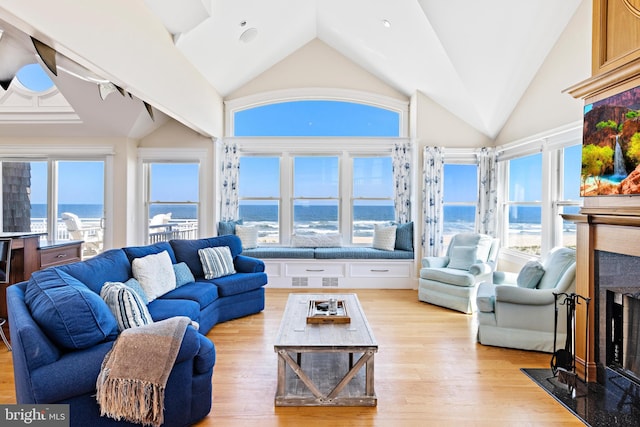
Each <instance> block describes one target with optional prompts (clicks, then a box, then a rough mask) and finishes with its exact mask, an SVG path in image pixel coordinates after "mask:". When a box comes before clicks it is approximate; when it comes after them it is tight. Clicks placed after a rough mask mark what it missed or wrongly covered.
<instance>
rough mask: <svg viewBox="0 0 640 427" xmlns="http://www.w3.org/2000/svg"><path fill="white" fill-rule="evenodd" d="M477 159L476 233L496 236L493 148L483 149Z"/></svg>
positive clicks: (495, 164)
mask: <svg viewBox="0 0 640 427" xmlns="http://www.w3.org/2000/svg"><path fill="white" fill-rule="evenodd" d="M477 158H478V209H477V210H476V231H477V232H478V233H483V234H488V235H490V236H496V231H497V226H498V222H497V219H498V215H497V213H498V188H497V187H498V171H497V167H496V166H497V155H496V152H495V149H493V148H487V147H485V148H483V149H482V150H481V151H480V152H479V153H478V155H477Z"/></svg>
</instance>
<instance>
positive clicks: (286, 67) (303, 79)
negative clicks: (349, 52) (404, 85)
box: [225, 39, 409, 102]
mask: <svg viewBox="0 0 640 427" xmlns="http://www.w3.org/2000/svg"><path fill="white" fill-rule="evenodd" d="M293 88H336V89H350V90H356V91H364V92H371V93H375V94H379V95H384V96H388V97H390V98H395V99H398V100H403V101H407V102H409V97H408V96H406V95H405V94H403V93H401V92H399V91H398V90H396V89H395V88H393V87H391V86H389V85H387V84H386V83H384V82H383V81H381V80H380V79H378V78H377V77H375V76H374V75H373V74H371V73H369V72H368V71H366V70H364V69H363V68H360V67H359V66H357V65H355V64H354V63H353V62H352V61H351V60H349V59H348V58H346V57H345V56H343V55H342V54H340V53H339V52H337V51H336V50H335V49H333V48H331V47H329V46H328V45H327V44H326V43H324V42H322V41H321V40H319V39H314V40H312V41H310V42H309V43H307V44H306V45H305V46H303V47H302V48H300V49H299V50H297V51H296V52H294V53H292V54H291V55H289V56H288V57H286V58H285V59H283V60H282V61H280V62H279V63H277V64H276V65H274V66H273V67H271V68H270V69H268V70H267V71H265V72H264V73H262V74H260V75H259V76H258V77H256V78H255V79H253V80H252V81H250V82H249V83H247V84H246V85H244V86H242V87H241V88H239V89H238V90H236V91H234V92H233V93H231V94H230V95H229V96H227V97H226V98H225V101H228V100H232V99H236V98H240V97H243V96H248V95H254V94H257V93H261V92H269V91H276V90H284V89H293Z"/></svg>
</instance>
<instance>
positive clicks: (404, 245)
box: [396, 222, 413, 251]
mask: <svg viewBox="0 0 640 427" xmlns="http://www.w3.org/2000/svg"><path fill="white" fill-rule="evenodd" d="M396 249H399V250H401V251H413V222H406V223H404V224H396Z"/></svg>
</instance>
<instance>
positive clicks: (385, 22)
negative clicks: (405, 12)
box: [382, 19, 391, 28]
mask: <svg viewBox="0 0 640 427" xmlns="http://www.w3.org/2000/svg"><path fill="white" fill-rule="evenodd" d="M382 25H384V27H385V28H391V21H389V20H388V19H383V20H382Z"/></svg>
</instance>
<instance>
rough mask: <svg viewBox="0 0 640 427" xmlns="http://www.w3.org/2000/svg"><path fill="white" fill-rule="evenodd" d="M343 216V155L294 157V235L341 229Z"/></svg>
mask: <svg viewBox="0 0 640 427" xmlns="http://www.w3.org/2000/svg"><path fill="white" fill-rule="evenodd" d="M339 217H340V174H339V158H338V157H336V156H297V157H294V159H293V232H294V234H296V235H305V234H307V235H309V234H311V235H314V234H323V233H329V232H334V233H335V232H338V231H339V229H340V227H339Z"/></svg>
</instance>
